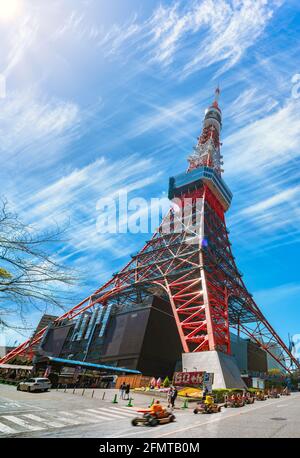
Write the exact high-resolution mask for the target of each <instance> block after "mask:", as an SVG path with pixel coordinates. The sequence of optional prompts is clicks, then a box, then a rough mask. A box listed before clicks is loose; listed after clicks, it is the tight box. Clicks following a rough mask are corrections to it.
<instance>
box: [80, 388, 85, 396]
mask: <svg viewBox="0 0 300 458" xmlns="http://www.w3.org/2000/svg"><path fill="white" fill-rule="evenodd" d="M84 393H85V388H83V390H82V393H81V396H83V395H84Z"/></svg>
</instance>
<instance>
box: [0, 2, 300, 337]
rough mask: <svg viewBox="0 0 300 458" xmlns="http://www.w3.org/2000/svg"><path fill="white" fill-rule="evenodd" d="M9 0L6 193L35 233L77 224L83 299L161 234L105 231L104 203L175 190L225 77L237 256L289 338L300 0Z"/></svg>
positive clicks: (299, 250) (0, 24) (1, 36)
mask: <svg viewBox="0 0 300 458" xmlns="http://www.w3.org/2000/svg"><path fill="white" fill-rule="evenodd" d="M12 1H13V3H15V5H16V8H15V10H14V11H13V13H11V14H9V15H7V14H2V13H1V8H3V6H1V3H2V4H3V0H1V1H0V42H1V53H0V73H1V74H2V75H4V76H5V78H6V97H2V98H0V154H1V159H2V160H1V168H0V182H1V193H2V194H4V195H5V196H6V198H7V199H8V200H9V201H10V203H11V205H12V207H13V208H14V209H16V210H17V211H18V212H19V213H20V215H21V216H22V218H23V219H24V220H26V221H27V222H28V223H30V224H33V225H35V227H36V228H38V229H41V230H44V229H46V228H48V227H49V225H52V224H53V223H55V224H56V223H58V224H60V225H65V224H66V223H67V222H69V229H68V242H67V243H66V244H65V245H64V246H63V247H61V249H60V250H59V251H58V252H57V253H56V256H57V257H58V258H59V259H60V260H61V261H62V262H64V263H66V264H67V265H69V266H72V267H75V268H77V269H80V270H81V272H82V275H83V280H82V282H81V283H80V284H78V286H77V287H75V288H74V289H73V290H72V295H73V297H74V304H75V303H76V301H78V302H79V300H81V299H82V298H83V297H85V296H86V295H88V294H89V293H90V292H92V290H93V289H96V288H97V287H99V286H100V285H101V283H102V282H103V281H104V280H105V279H108V278H109V276H110V273H111V272H115V271H116V270H118V269H119V268H121V267H122V266H123V265H124V263H125V262H126V260H127V259H128V256H129V255H130V253H133V252H135V251H137V249H138V248H139V247H141V246H142V244H143V241H144V240H145V239H148V238H149V237H148V235H147V234H146V236H145V234H138V235H135V236H134V235H132V234H125V235H124V234H117V235H113V236H112V235H109V234H98V233H97V232H96V220H97V217H98V216H99V215H98V213H97V210H96V204H97V201H98V200H99V199H100V198H101V197H105V196H108V195H112V194H113V193H116V192H117V191H118V190H119V189H124V188H125V187H129V189H130V197H147V198H150V197H161V196H163V195H164V193H165V192H166V191H167V187H168V177H169V176H170V175H174V174H177V173H180V172H181V171H183V170H185V169H186V157H187V156H188V155H189V153H190V152H191V149H192V147H193V145H194V144H195V143H196V137H197V136H198V135H199V133H200V131H201V125H202V119H203V113H204V110H205V108H206V106H207V105H208V103H210V101H211V99H212V96H213V91H214V88H215V86H216V85H217V84H218V82H219V83H220V86H221V90H222V94H221V100H220V105H221V108H222V112H223V132H222V141H223V148H222V151H223V155H224V162H225V164H224V168H225V173H224V179H225V181H226V182H227V184H228V185H229V187H230V188H231V190H232V192H233V193H234V198H233V202H232V207H231V209H230V210H229V212H228V214H227V224H228V227H229V229H230V238H231V242H232V244H233V250H234V254H235V257H236V260H237V263H238V266H239V268H240V270H241V271H242V272H243V273H244V280H245V282H246V284H247V286H248V287H249V290H250V291H251V292H252V293H253V294H254V297H255V299H256V300H257V302H258V305H259V306H260V307H261V309H262V310H263V312H264V313H265V315H266V316H267V318H268V319H269V321H270V322H271V323H272V324H273V326H274V327H275V329H276V330H277V331H278V333H279V334H280V335H281V336H282V337H283V338H284V339H286V337H287V334H288V333H290V334H297V333H300V316H299V293H300V283H299V268H298V262H297V258H298V257H299V256H300V245H299V241H300V230H299V228H300V225H299V223H300V208H299V203H298V202H299V196H300V182H299V173H300V172H299V170H300V169H299V163H300V151H299V143H300V142H299V140H300V116H299V114H300V102H299V98H297V97H295V93H294V96H293V92H292V91H293V86H295V84H294V83H293V82H292V78H293V77H294V78H295V76H294V75H297V74H299V73H300V62H299V51H300V41H299V35H300V30H299V25H300V10H299V5H298V2H297V1H296V0H295V1H293V0H290V1H284V0H276V1H275V0H274V1H263V0H244V1H238V0H232V1H230V0H214V1H212V0H194V1H193V0H190V1H188V2H187V1H161V2H159V1H156V0H147V2H140V1H135V0H110V2H107V1H105V0H51V1H49V2H41V1H39V0H12ZM296 78H297V77H296ZM294 89H295V88H294ZM296 95H297V94H296ZM49 311H50V310H49ZM51 311H52V312H55V311H53V310H51ZM38 318H39V313H38V312H37V311H35V310H32V311H29V312H28V321H29V322H30V323H31V324H32V325H35V324H36V322H37V321H38ZM13 337H14V335H13V334H11V335H10V338H13ZM18 339H22V337H20V336H18Z"/></svg>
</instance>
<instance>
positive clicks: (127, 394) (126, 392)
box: [125, 383, 130, 401]
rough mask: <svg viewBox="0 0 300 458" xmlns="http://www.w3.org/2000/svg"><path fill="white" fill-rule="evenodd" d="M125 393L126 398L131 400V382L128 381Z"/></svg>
mask: <svg viewBox="0 0 300 458" xmlns="http://www.w3.org/2000/svg"><path fill="white" fill-rule="evenodd" d="M125 394H126V398H125V399H126V400H127V401H128V400H129V394H130V385H129V383H127V385H126V386H125Z"/></svg>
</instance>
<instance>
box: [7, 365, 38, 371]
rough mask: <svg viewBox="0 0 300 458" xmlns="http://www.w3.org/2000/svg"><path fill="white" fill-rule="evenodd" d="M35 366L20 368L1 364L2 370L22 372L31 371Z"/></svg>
mask: <svg viewBox="0 0 300 458" xmlns="http://www.w3.org/2000/svg"><path fill="white" fill-rule="evenodd" d="M32 368H33V366H19V365H17V364H0V369H18V370H22V371H31V370H32Z"/></svg>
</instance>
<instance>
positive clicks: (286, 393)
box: [281, 387, 291, 396]
mask: <svg viewBox="0 0 300 458" xmlns="http://www.w3.org/2000/svg"><path fill="white" fill-rule="evenodd" d="M290 395H291V393H290V390H289V389H288V388H287V387H286V388H284V389H283V390H282V392H281V396H290Z"/></svg>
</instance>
